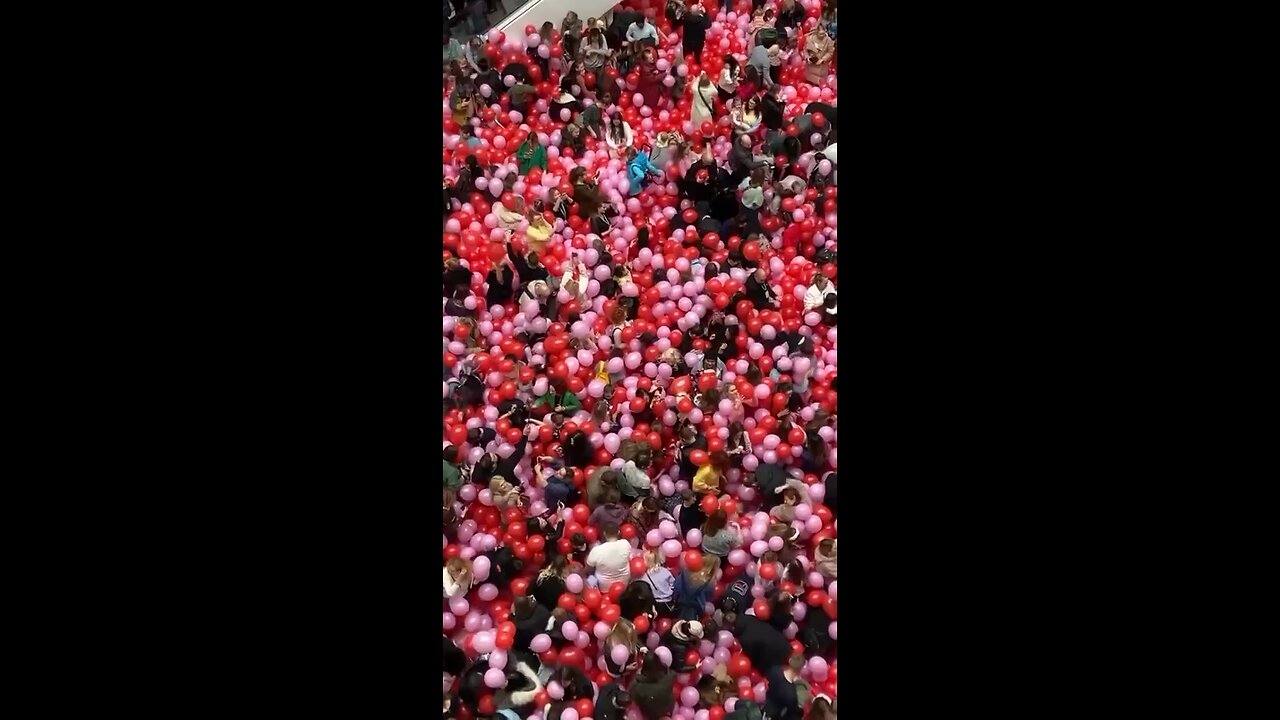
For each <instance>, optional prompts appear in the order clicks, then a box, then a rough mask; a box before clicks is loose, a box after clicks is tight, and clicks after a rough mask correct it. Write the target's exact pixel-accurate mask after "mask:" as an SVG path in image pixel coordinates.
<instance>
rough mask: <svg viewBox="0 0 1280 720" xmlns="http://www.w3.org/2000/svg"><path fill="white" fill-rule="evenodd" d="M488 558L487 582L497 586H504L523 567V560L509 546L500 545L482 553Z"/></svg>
mask: <svg viewBox="0 0 1280 720" xmlns="http://www.w3.org/2000/svg"><path fill="white" fill-rule="evenodd" d="M482 554H483V555H484V556H485V557H487V558H489V567H490V570H489V580H488V582H491V583H493V584H494V585H497V586H498V587H506V586H507V585H508V584H509V583H510V582H511V580H512V578H514V577H515V576H516V575H518V574H520V571H521V570H523V569H524V561H523V560H521V559H520V558H518V557H516V555H515V553H513V552H512V551H511V548H508V547H500V548H494V549H493V550H490V551H489V552H487V553H482Z"/></svg>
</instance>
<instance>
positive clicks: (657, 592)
mask: <svg viewBox="0 0 1280 720" xmlns="http://www.w3.org/2000/svg"><path fill="white" fill-rule="evenodd" d="M644 568H645V570H644V575H642V576H641V577H640V579H641V580H643V581H645V582H647V583H649V584H650V585H652V586H653V605H654V607H655V608H656V609H657V610H658V616H659V617H672V616H673V615H675V613H676V606H675V603H674V602H673V600H674V598H675V589H676V577H675V575H672V574H671V571H670V570H668V569H667V568H666V566H665V565H663V564H662V557H661V556H660V555H659V554H658V550H657V548H649V549H647V550H645V551H644Z"/></svg>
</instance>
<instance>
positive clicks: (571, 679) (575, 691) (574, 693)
mask: <svg viewBox="0 0 1280 720" xmlns="http://www.w3.org/2000/svg"><path fill="white" fill-rule="evenodd" d="M551 680H552V681H554V682H558V683H560V687H562V688H564V699H565V700H566V701H573V700H581V699H582V698H587V699H588V700H590V699H591V698H593V697H595V693H596V689H595V686H594V685H592V684H591V680H590V678H588V677H587V674H586V673H584V672H582V671H581V670H579V669H578V668H576V667H574V666H573V665H557V666H556V668H555V670H552V671H551ZM548 684H550V683H548Z"/></svg>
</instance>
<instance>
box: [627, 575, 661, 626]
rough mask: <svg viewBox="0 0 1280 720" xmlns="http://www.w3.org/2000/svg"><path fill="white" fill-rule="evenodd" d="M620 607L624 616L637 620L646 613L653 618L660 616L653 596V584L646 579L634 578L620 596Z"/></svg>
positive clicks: (646, 615)
mask: <svg viewBox="0 0 1280 720" xmlns="http://www.w3.org/2000/svg"><path fill="white" fill-rule="evenodd" d="M618 607H619V608H621V610H622V617H624V618H628V619H631V620H635V619H636V618H637V617H639V616H641V615H644V616H645V617H647V618H649V619H650V620H653V619H654V618H656V617H657V616H658V609H657V606H656V603H655V601H654V598H653V586H652V585H650V584H649V583H647V582H645V581H644V580H632V581H631V584H630V585H628V586H627V589H626V590H623V591H622V594H621V595H619V596H618Z"/></svg>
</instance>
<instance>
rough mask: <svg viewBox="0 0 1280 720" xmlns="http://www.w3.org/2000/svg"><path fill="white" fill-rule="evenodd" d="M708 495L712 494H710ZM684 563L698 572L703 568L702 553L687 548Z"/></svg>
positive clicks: (692, 570) (691, 569)
mask: <svg viewBox="0 0 1280 720" xmlns="http://www.w3.org/2000/svg"><path fill="white" fill-rule="evenodd" d="M707 497H711V496H710V495H708V496H707ZM684 565H685V567H687V568H689V570H690V571H691V572H698V571H699V570H701V569H702V553H700V552H698V551H697V550H685V551H684Z"/></svg>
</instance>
